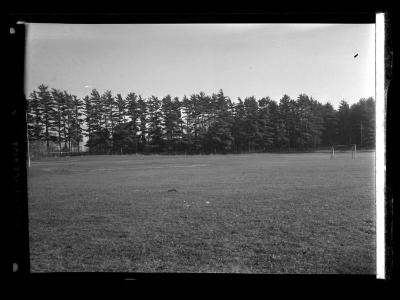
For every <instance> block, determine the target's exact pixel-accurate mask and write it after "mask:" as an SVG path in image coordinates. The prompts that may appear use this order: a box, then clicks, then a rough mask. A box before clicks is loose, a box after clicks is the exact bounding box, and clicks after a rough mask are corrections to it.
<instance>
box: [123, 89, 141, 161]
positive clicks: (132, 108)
mask: <svg viewBox="0 0 400 300" xmlns="http://www.w3.org/2000/svg"><path fill="white" fill-rule="evenodd" d="M126 111H127V115H128V116H129V117H130V119H131V121H130V122H129V126H130V129H129V132H130V133H131V134H132V136H131V137H130V138H131V139H132V141H133V143H134V145H135V147H134V148H135V149H134V151H135V153H137V152H138V144H139V138H138V132H139V131H140V130H139V129H140V127H139V123H140V115H141V112H140V105H139V103H138V95H136V94H135V93H129V94H128V95H127V96H126Z"/></svg>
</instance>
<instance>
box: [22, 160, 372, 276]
mask: <svg viewBox="0 0 400 300" xmlns="http://www.w3.org/2000/svg"><path fill="white" fill-rule="evenodd" d="M373 163H374V156H373V154H372V153H364V154H363V153H360V154H359V155H358V157H357V159H356V160H351V157H350V156H349V155H348V154H343V155H340V154H339V155H338V156H337V157H335V159H334V160H330V159H329V156H328V155H327V154H252V155H225V156H221V155H210V156H201V155H199V156H188V157H185V156H157V155H155V156H135V155H133V156H128V155H124V156H89V157H73V158H70V159H68V158H64V159H60V160H58V161H48V162H46V161H42V162H33V163H32V166H31V168H30V170H29V177H28V183H29V209H30V210H29V214H30V249H31V269H32V271H33V272H58V271H119V272H125V271H126V272H229V273H230V272H240V273H355V274H360V273H369V274H373V273H374V272H375V231H374V228H375V221H374V211H375V206H374V169H373Z"/></svg>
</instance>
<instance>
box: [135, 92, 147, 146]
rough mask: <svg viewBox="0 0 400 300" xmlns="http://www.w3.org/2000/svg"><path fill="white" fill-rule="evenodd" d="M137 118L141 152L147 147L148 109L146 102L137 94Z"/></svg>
mask: <svg viewBox="0 0 400 300" xmlns="http://www.w3.org/2000/svg"><path fill="white" fill-rule="evenodd" d="M137 103H138V110H137V112H138V119H139V122H140V124H139V129H140V133H139V138H140V148H141V152H142V153H143V152H144V151H145V150H146V147H147V138H146V136H147V122H148V115H147V112H148V109H147V103H146V101H145V100H144V99H142V97H141V96H140V95H139V98H138V102H137Z"/></svg>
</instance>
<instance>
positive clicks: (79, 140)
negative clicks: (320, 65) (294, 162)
mask: <svg viewBox="0 0 400 300" xmlns="http://www.w3.org/2000/svg"><path fill="white" fill-rule="evenodd" d="M27 130H28V138H29V140H30V141H40V142H43V143H45V145H46V150H47V152H49V151H50V145H51V144H52V145H53V144H55V145H57V149H58V151H60V152H79V151H80V148H81V146H82V144H83V140H84V137H86V139H85V140H86V144H85V146H86V147H87V151H88V152H89V153H92V154H125V153H187V154H195V153H204V154H208V153H242V152H269V151H312V150H316V149H318V148H321V147H330V146H333V145H338V144H340V145H344V144H357V147H358V148H373V147H374V141H375V101H374V99H373V98H367V99H364V98H362V99H360V100H359V101H358V102H357V103H355V104H352V105H351V106H350V105H349V104H348V103H347V102H346V101H341V102H340V105H339V108H338V109H337V110H336V109H335V108H334V107H333V106H332V105H331V104H330V103H326V104H321V103H320V102H318V101H317V100H315V99H313V98H312V97H309V96H308V95H306V94H300V95H299V96H298V97H297V99H291V98H290V97H289V96H288V95H284V96H283V97H282V98H281V99H280V100H279V102H276V101H274V100H272V99H270V98H269V97H263V98H261V99H256V98H255V97H254V96H251V97H246V98H244V99H241V98H238V99H237V101H235V102H233V101H232V100H231V99H230V98H229V97H227V96H226V95H224V93H223V91H222V90H219V92H218V93H213V94H212V95H206V94H205V93H204V92H200V93H198V94H192V95H190V96H189V97H187V96H184V97H183V98H182V99H179V98H178V97H171V96H170V95H167V96H165V97H163V98H158V97H155V96H151V97H149V98H147V99H146V98H143V97H142V96H141V95H139V94H136V93H133V92H131V93H129V94H128V95H127V96H126V97H122V95H121V94H116V95H113V94H112V92H111V91H105V92H104V93H102V94H100V93H99V92H98V91H97V90H96V89H93V90H92V91H91V93H90V94H89V95H87V96H85V97H84V98H83V99H80V98H78V97H76V96H74V95H71V94H69V93H68V92H67V91H61V90H59V89H54V88H52V89H50V88H49V87H48V86H45V85H44V84H41V85H40V86H39V87H38V88H37V89H35V90H34V91H33V92H32V93H31V94H30V95H29V97H28V98H27Z"/></svg>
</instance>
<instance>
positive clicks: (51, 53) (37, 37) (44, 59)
mask: <svg viewBox="0 0 400 300" xmlns="http://www.w3.org/2000/svg"><path fill="white" fill-rule="evenodd" d="M27 31H28V35H27V48H26V50H27V51H26V72H25V76H26V80H25V92H26V94H27V95H29V94H30V93H31V92H32V91H33V90H34V89H36V88H37V87H38V86H39V85H40V84H42V83H43V84H45V85H48V86H49V87H50V88H57V89H61V90H66V91H68V92H69V93H71V94H73V95H76V96H78V97H84V96H85V95H88V94H90V91H91V90H92V89H93V88H96V89H97V90H98V91H99V92H101V93H102V92H104V91H105V90H111V91H112V93H113V94H114V95H116V94H117V93H121V94H122V96H126V95H127V94H128V93H129V92H135V93H137V94H141V95H142V96H143V97H150V96H152V95H154V96H157V97H160V98H162V97H164V96H166V95H167V94H170V95H171V96H173V97H175V96H177V97H179V98H180V99H181V98H182V97H183V96H184V95H187V96H189V95H191V94H194V93H199V92H200V91H203V92H205V93H206V94H208V95H211V94H212V93H214V92H218V90H219V89H223V91H224V94H225V95H227V96H229V97H230V98H231V99H232V100H233V101H236V100H237V98H238V97H241V98H242V99H243V98H245V97H249V96H255V97H256V98H257V99H259V98H261V97H266V96H269V97H270V98H271V99H273V100H276V101H279V99H280V98H282V96H283V95H284V94H287V95H289V96H290V97H291V98H293V99H296V98H297V97H298V95H299V94H301V93H305V94H307V95H309V96H312V97H313V98H314V99H317V100H318V101H320V102H321V103H326V102H330V103H331V104H332V105H333V106H334V107H335V108H337V107H338V104H339V102H340V101H341V100H345V101H347V102H348V103H350V104H352V103H355V102H357V101H358V100H359V99H360V98H366V97H374V96H375V25H374V24H34V23H30V24H28V30H27ZM357 53H358V56H357V57H356V58H354V55H356V54H357Z"/></svg>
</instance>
